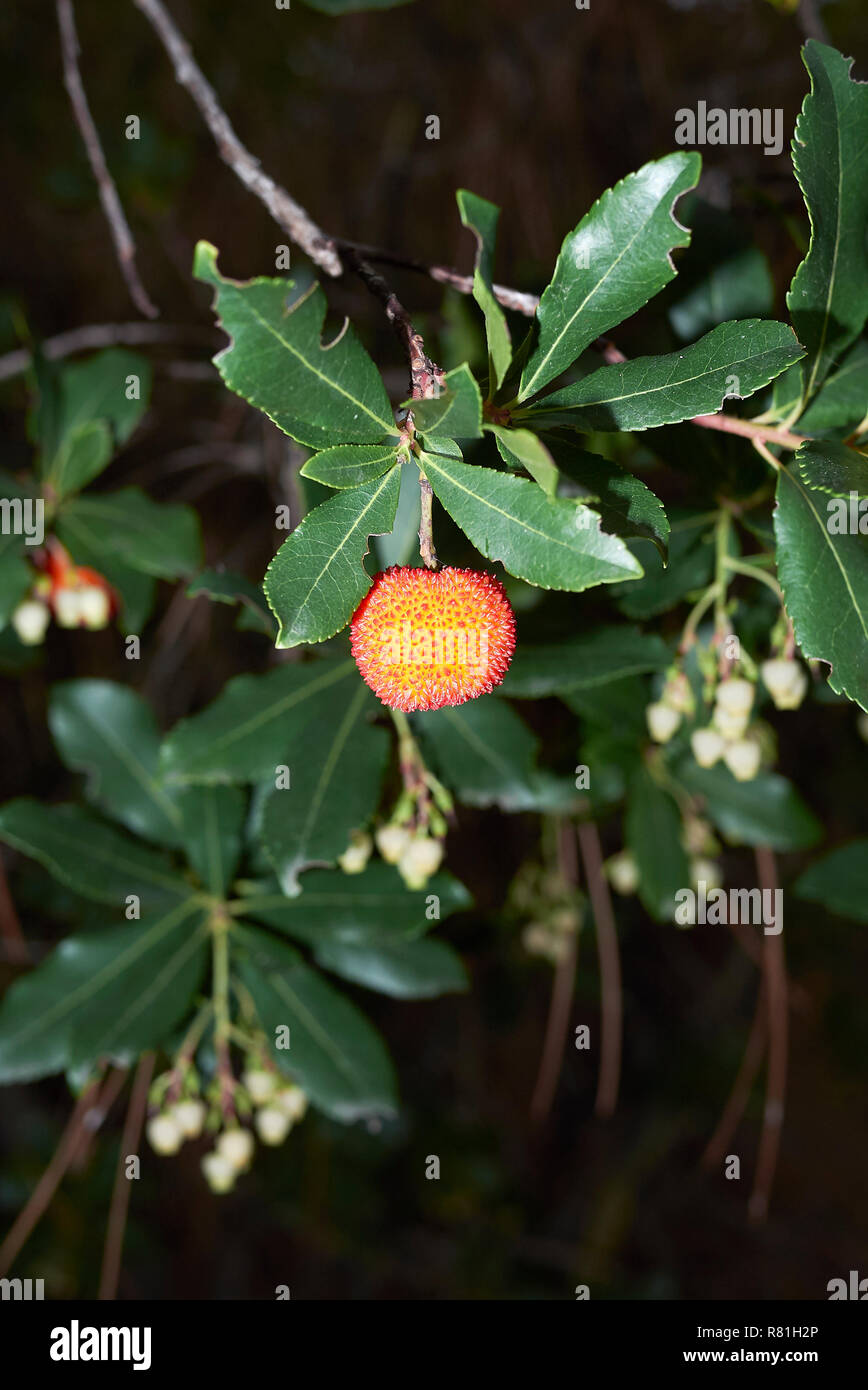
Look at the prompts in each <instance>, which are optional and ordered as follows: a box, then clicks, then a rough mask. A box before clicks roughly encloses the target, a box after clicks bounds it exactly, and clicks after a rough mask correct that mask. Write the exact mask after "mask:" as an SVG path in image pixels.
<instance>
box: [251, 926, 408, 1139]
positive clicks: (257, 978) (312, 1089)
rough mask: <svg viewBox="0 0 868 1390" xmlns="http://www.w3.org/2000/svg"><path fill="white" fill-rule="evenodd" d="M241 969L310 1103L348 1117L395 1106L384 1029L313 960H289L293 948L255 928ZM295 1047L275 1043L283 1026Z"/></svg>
mask: <svg viewBox="0 0 868 1390" xmlns="http://www.w3.org/2000/svg"><path fill="white" fill-rule="evenodd" d="M238 939H239V945H240V946H241V952H240V956H239V964H238V969H239V973H240V975H241V978H242V980H243V982H244V984H245V985H246V986H247V988H248V990H249V991H250V993H251V995H252V997H253V1002H254V1004H255V1006H256V1011H257V1013H258V1015H259V1020H260V1023H261V1024H262V1027H263V1029H264V1031H265V1034H266V1036H267V1037H268V1039H269V1042H270V1043H271V1046H272V1056H273V1058H274V1061H275V1062H276V1063H277V1065H278V1066H279V1067H280V1068H281V1070H283V1071H285V1072H288V1073H289V1074H290V1075H291V1076H293V1077H294V1078H295V1080H296V1081H298V1083H299V1084H300V1085H301V1086H302V1087H303V1088H304V1090H305V1091H306V1092H307V1094H308V1096H309V1097H310V1100H311V1103H312V1104H313V1105H315V1106H316V1107H317V1109H319V1110H322V1111H324V1112H325V1114H327V1115H331V1116H332V1118H333V1119H336V1120H340V1121H342V1122H343V1123H344V1124H348V1123H351V1122H352V1121H354V1120H360V1119H364V1118H366V1117H367V1116H371V1115H390V1114H393V1113H394V1112H395V1110H396V1108H397V1096H396V1091H395V1077H394V1071H393V1068H392V1063H391V1061H390V1059H389V1054H388V1053H387V1051H386V1048H385V1046H384V1045H383V1042H382V1039H381V1038H380V1035H379V1033H377V1032H376V1030H375V1029H374V1028H373V1027H372V1025H371V1024H370V1023H369V1022H368V1020H367V1019H366V1018H365V1016H364V1014H363V1013H361V1012H360V1010H359V1009H357V1008H356V1007H355V1005H354V1004H351V1003H350V1002H349V1000H348V999H345V998H344V996H343V995H342V994H339V993H338V991H337V990H335V989H333V988H332V986H331V985H329V984H327V983H326V981H325V980H324V979H323V978H322V976H321V975H320V974H319V973H318V971H316V970H312V969H311V967H310V966H308V965H304V964H300V963H297V962H295V963H293V962H292V960H291V957H290V962H288V963H284V961H285V957H284V956H283V952H285V951H286V950H287V947H286V946H285V944H284V943H283V942H280V941H275V940H274V939H273V938H271V937H269V936H268V935H267V934H266V933H265V932H259V931H256V930H255V929H254V928H252V927H248V928H246V929H245V930H244V933H243V936H242V935H239V938H238ZM285 1029H288V1030H289V1035H288V1036H289V1047H288V1048H283V1047H277V1046H275V1041H276V1039H277V1038H278V1036H280V1037H283V1036H284V1033H283V1031H282V1030H285Z"/></svg>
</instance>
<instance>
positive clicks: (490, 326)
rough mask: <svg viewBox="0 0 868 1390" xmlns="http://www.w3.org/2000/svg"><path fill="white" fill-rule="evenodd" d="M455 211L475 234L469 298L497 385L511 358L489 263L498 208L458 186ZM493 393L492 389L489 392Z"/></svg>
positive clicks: (502, 314)
mask: <svg viewBox="0 0 868 1390" xmlns="http://www.w3.org/2000/svg"><path fill="white" fill-rule="evenodd" d="M455 197H456V199H457V200H458V211H459V213H460V215H461V221H462V223H463V224H464V226H465V227H469V229H470V230H471V231H472V232H473V235H474V236H475V237H476V265H475V267H474V271H473V298H474V299H475V300H476V302H477V304H478V305H479V307H480V309H481V310H482V313H483V315H484V317H485V336H486V340H487V342H488V356H489V359H490V361H491V366H492V375H493V377H494V386H495V387H498V386H500V384H501V382H502V381H503V378H504V376H505V375H506V372H507V370H508V368H509V364H510V362H511V361H512V342H511V340H510V336H509V328H508V327H507V323H506V316H505V314H504V312H503V310H502V309H501V307H500V305H499V304H498V302H497V300H496V299H495V297H494V291H493V289H492V265H493V261H494V243H495V239H496V236H497V219H498V218H499V216H500V209H499V208H497V207H495V205H494V203H489V202H488V201H487V199H485V198H480V197H478V196H477V194H475V193H470V192H468V190H467V189H466V188H459V190H458V192H457V193H456V195H455ZM492 394H493V393H492Z"/></svg>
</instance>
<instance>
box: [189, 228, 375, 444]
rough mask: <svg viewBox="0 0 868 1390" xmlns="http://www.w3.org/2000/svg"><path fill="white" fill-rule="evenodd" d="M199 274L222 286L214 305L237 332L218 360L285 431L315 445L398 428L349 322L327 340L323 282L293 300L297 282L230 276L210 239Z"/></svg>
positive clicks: (226, 375)
mask: <svg viewBox="0 0 868 1390" xmlns="http://www.w3.org/2000/svg"><path fill="white" fill-rule="evenodd" d="M193 274H194V275H195V277H196V279H197V280H203V281H204V282H205V283H206V284H210V285H214V286H215V287H216V291H217V294H216V298H215V305H214V307H215V310H216V312H217V313H218V315H219V322H220V326H221V327H222V328H224V329H225V331H226V332H227V333H228V334H229V335H230V337H231V338H232V342H231V344H230V346H229V347H227V348H224V349H223V351H222V352H219V353H218V354H217V356H216V357H215V358H214V363H215V366H216V367H217V368H218V370H219V372H220V375H221V376H222V378H223V380H224V381H225V382H226V385H227V386H228V387H229V388H230V389H231V390H232V391H237V393H238V394H239V395H240V396H243V397H244V399H245V400H248V401H250V403H251V405H255V406H256V407H257V408H258V409H259V410H262V411H264V412H265V414H266V415H267V416H268V417H269V419H271V420H273V421H274V423H275V424H276V425H277V426H278V427H279V428H280V429H282V430H283V431H284V433H285V434H289V435H292V437H293V439H297V440H299V442H300V443H302V444H307V445H309V446H310V447H311V448H313V449H321V448H324V447H326V446H327V445H329V444H331V443H333V442H334V441H335V440H336V439H340V440H345V441H347V442H349V443H355V444H366V443H371V444H375V443H378V442H379V441H380V440H382V439H383V438H384V436H391V435H396V434H397V430H396V428H395V421H394V417H393V415H392V409H391V406H390V405H389V398H388V396H387V395H386V390H385V387H384V386H383V382H382V379H381V377H380V374H379V372H378V371H377V369H376V367H375V366H374V363H373V362H372V361H371V359H370V357H369V356H368V354H367V353H366V352H365V349H364V348H363V347H362V345H361V343H360V342H359V340H358V338H357V337H356V335H355V333H354V331H353V329H352V328H351V327H350V325H349V323H345V325H344V327H343V329H341V331H340V332H339V333H338V334H337V335H336V337H334V338H333V340H332V341H331V342H330V343H326V344H324V343H323V341H322V329H323V321H324V319H325V315H326V308H327V305H326V300H325V296H324V294H323V292H322V290H321V289H320V288H319V286H318V285H316V284H314V285H311V287H310V288H309V289H308V290H307V291H305V292H304V293H303V294H301V295H299V296H298V297H297V298H296V299H294V300H293V299H292V297H291V291H292V289H293V287H294V282H293V281H292V280H274V279H266V278H264V277H263V278H259V279H256V280H248V281H246V282H240V281H237V280H227V279H224V277H223V276H222V275H221V274H220V272H219V271H218V269H217V250H216V247H214V246H211V245H210V243H209V242H207V241H200V242H199V243H198V245H197V247H196V255H195V260H194V265H193Z"/></svg>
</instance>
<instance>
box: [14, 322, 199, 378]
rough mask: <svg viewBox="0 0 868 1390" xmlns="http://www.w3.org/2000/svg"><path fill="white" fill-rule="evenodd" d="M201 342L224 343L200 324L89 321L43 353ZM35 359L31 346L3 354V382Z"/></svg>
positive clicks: (54, 357)
mask: <svg viewBox="0 0 868 1390" xmlns="http://www.w3.org/2000/svg"><path fill="white" fill-rule="evenodd" d="M186 342H189V343H201V344H202V346H203V347H207V348H218V347H220V345H221V344H222V343H224V342H225V338H224V336H223V334H222V333H218V332H217V330H216V329H213V328H203V327H202V326H201V325H199V324H193V323H186V324H185V323H180V324H168V323H166V324H163V323H88V324H85V325H84V327H82V328H73V329H72V330H71V331H70V332H69V333H58V334H56V335H55V336H54V337H53V338H46V339H45V341H44V342H43V343H41V344H40V349H41V352H42V356H43V357H45V358H46V359H47V360H48V361H49V362H56V361H58V360H59V359H60V358H62V357H72V356H73V354H74V353H76V352H92V351H94V350H95V349H96V348H105V347H119V346H122V347H139V346H142V345H147V344H150V343H186ZM32 362H33V353H32V352H31V351H30V349H29V348H16V349H15V350H14V352H7V353H5V354H4V355H3V356H2V357H0V381H10V380H11V379H12V378H13V377H16V376H21V374H22V373H23V372H26V371H27V370H28V369H29V367H30V366H31V364H32Z"/></svg>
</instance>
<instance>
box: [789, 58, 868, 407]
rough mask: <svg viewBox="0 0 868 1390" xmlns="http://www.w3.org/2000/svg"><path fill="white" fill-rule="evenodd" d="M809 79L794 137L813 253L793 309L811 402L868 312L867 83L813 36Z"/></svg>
mask: <svg viewBox="0 0 868 1390" xmlns="http://www.w3.org/2000/svg"><path fill="white" fill-rule="evenodd" d="M803 59H804V63H805V66H806V68H807V69H808V72H809V74H810V78H811V91H810V93H809V95H808V96H806V97H805V101H804V104H803V106H802V110H801V113H800V115H799V118H798V120H797V121H796V129H795V134H794V136H793V164H794V166H795V171H796V177H797V179H798V181H799V185H800V187H801V189H802V193H803V194H804V198H805V203H806V205H807V209H808V214H809V216H810V219H811V241H810V245H809V247H808V254H807V255H806V256H805V259H804V260H803V261H802V264H801V265H800V266H799V268H798V270H797V271H796V274H795V277H794V279H793V283H792V285H791V286H790V291H789V294H788V295H787V306H788V308H789V310H790V313H791V315H792V320H793V325H794V327H795V330H796V333H797V335H798V338H799V341H800V342H801V343H803V344H804V346H805V347H806V348H807V350H808V359H807V361H806V362H805V364H804V376H803V382H804V398H805V400H810V399H811V397H812V396H813V395H814V393H815V392H816V391H817V389H818V387H819V386H820V385H821V383H822V382H823V380H824V378H825V377H826V375H827V374H828V372H829V371H830V370H831V368H832V367H833V366H834V364H835V363H836V362H837V360H838V359H839V358H840V356H841V354H842V352H843V351H844V349H845V348H847V347H849V346H850V344H851V343H852V342H853V341H854V340H855V339H856V338H857V337H858V336H859V334H860V333H861V331H862V326H863V324H864V323H865V319H866V316H868V252H866V228H868V84H866V83H864V82H854V81H852V80H851V78H850V69H851V68H852V66H853V60H852V58H845V57H844V56H843V54H841V53H838V52H837V51H836V50H835V49H834V48H829V47H828V46H827V45H826V44H821V43H817V42H816V40H814V39H809V40H808V42H807V43H806V44H805V47H804V49H803Z"/></svg>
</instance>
